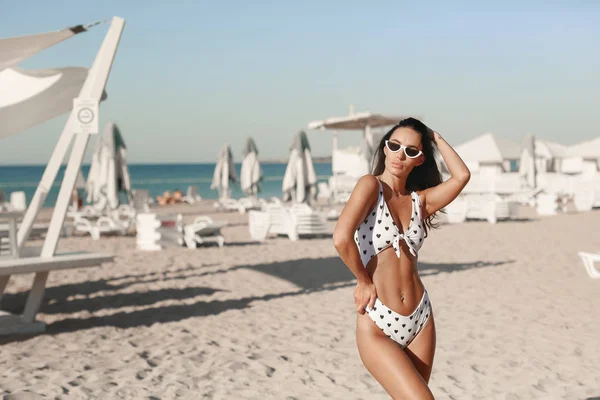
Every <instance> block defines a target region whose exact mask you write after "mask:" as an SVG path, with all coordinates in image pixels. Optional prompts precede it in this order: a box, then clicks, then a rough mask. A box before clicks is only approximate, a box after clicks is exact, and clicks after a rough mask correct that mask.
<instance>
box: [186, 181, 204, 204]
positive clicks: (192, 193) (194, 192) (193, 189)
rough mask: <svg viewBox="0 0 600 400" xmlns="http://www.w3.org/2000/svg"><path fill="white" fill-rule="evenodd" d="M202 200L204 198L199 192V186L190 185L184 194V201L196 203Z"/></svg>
mask: <svg viewBox="0 0 600 400" xmlns="http://www.w3.org/2000/svg"><path fill="white" fill-rule="evenodd" d="M200 200H202V196H200V193H199V192H198V186H193V185H190V186H188V187H187V191H186V194H185V196H183V201H184V202H186V203H188V204H194V203H195V202H197V201H200Z"/></svg>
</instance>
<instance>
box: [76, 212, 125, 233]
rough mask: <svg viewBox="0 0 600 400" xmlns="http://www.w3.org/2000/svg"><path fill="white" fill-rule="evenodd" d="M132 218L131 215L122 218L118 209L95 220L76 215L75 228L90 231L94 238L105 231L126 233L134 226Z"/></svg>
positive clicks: (85, 231)
mask: <svg viewBox="0 0 600 400" xmlns="http://www.w3.org/2000/svg"><path fill="white" fill-rule="evenodd" d="M132 218H133V217H131V216H130V215H128V216H126V218H125V219H123V218H121V216H120V214H119V212H118V210H117V211H115V212H114V213H113V214H112V215H103V216H101V217H99V218H98V219H97V220H95V221H94V220H90V219H88V218H83V217H76V218H75V219H74V221H73V229H74V230H75V231H78V232H83V233H89V234H90V236H91V237H92V239H94V240H98V239H100V235H101V234H103V233H104V234H107V233H108V234H115V233H116V234H120V235H126V234H127V232H128V231H129V228H130V227H131V226H132V221H133V219H132Z"/></svg>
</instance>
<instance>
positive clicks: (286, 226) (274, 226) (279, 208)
mask: <svg viewBox="0 0 600 400" xmlns="http://www.w3.org/2000/svg"><path fill="white" fill-rule="evenodd" d="M265 211H266V213H267V216H268V221H269V222H268V223H269V229H268V231H267V236H268V235H269V234H273V235H286V236H288V237H289V238H290V240H298V233H297V232H296V227H295V224H294V219H293V218H292V214H291V213H290V212H289V210H288V209H286V208H285V206H284V205H283V203H282V202H281V201H280V200H279V199H274V201H272V202H270V203H269V204H267V206H266V207H265Z"/></svg>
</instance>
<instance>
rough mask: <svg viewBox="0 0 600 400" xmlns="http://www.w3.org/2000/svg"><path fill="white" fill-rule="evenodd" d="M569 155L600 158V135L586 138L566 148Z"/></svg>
mask: <svg viewBox="0 0 600 400" xmlns="http://www.w3.org/2000/svg"><path fill="white" fill-rule="evenodd" d="M566 156H567V157H581V158H584V159H600V136H599V137H597V138H595V139H592V140H586V141H583V142H580V143H577V144H574V145H573V146H570V147H568V148H567V149H566Z"/></svg>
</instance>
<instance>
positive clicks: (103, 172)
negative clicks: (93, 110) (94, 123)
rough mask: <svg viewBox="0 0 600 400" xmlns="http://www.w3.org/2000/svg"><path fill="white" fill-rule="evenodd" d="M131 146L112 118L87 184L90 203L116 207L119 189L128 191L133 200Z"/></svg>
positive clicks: (96, 151) (98, 206)
mask: <svg viewBox="0 0 600 400" xmlns="http://www.w3.org/2000/svg"><path fill="white" fill-rule="evenodd" d="M126 155H127V148H126V147H125V141H124V140H123V137H122V135H121V132H120V131H119V128H118V127H117V125H116V124H115V123H114V122H109V123H108V124H107V125H106V127H105V128H104V131H103V132H102V136H100V137H99V138H98V141H97V142H96V147H95V149H94V154H93V156H92V164H91V166H90V172H89V175H88V180H87V184H86V190H87V193H88V197H87V201H88V203H94V206H95V207H96V208H98V209H105V208H109V209H116V208H117V207H118V206H119V192H120V191H124V192H126V193H127V196H128V197H129V201H131V198H130V193H131V179H130V176H129V169H128V168H127V158H126Z"/></svg>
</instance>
